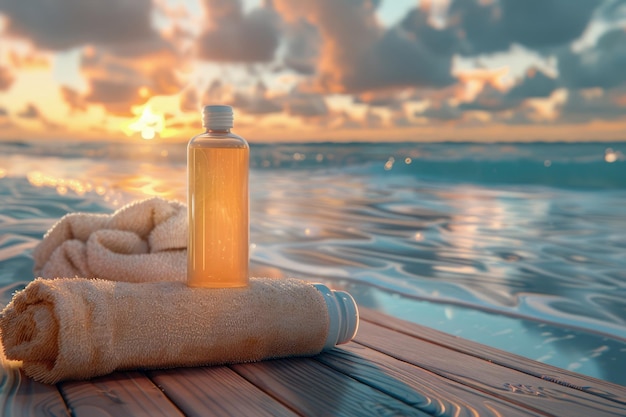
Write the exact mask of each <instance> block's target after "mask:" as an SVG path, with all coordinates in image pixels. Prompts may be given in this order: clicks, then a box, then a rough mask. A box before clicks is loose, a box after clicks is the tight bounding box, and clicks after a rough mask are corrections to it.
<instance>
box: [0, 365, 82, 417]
mask: <svg viewBox="0 0 626 417" xmlns="http://www.w3.org/2000/svg"><path fill="white" fill-rule="evenodd" d="M0 372H1V375H0V415H2V416H11V417H21V416H24V417H26V416H50V417H69V416H70V413H69V410H68V409H67V407H66V406H65V402H64V401H63V397H61V394H60V393H59V390H58V389H57V387H56V386H55V385H46V384H42V383H40V382H36V381H34V380H32V379H30V378H28V377H27V376H26V375H24V374H23V372H21V370H20V369H19V368H18V367H16V366H12V365H10V364H9V363H8V362H7V361H5V360H2V369H0Z"/></svg>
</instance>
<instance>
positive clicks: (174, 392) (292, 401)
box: [0, 310, 626, 417]
mask: <svg viewBox="0 0 626 417" xmlns="http://www.w3.org/2000/svg"><path fill="white" fill-rule="evenodd" d="M361 317H362V321H361V326H360V328H359V333H358V335H357V338H356V340H355V341H354V342H351V343H349V344H346V345H343V346H340V347H339V348H336V349H334V350H332V351H330V352H327V353H324V354H321V355H318V356H316V357H313V358H290V359H282V360H273V361H265V362H260V363H251V364H240V365H232V366H221V367H205V368H187V369H169V370H154V371H147V372H139V371H135V372H117V373H114V374H111V375H108V376H105V377H100V378H94V379H92V380H89V381H72V382H63V383H60V384H57V385H56V386H54V385H53V386H49V385H44V384H40V383H37V382H34V381H32V380H30V379H29V378H27V377H25V376H24V375H23V374H22V373H21V371H20V370H19V368H17V367H16V366H15V365H14V364H12V363H8V362H6V361H4V362H3V364H2V365H3V366H2V369H0V372H1V374H0V415H2V416H15V417H19V416H75V417H81V416H85V417H93V416H232V415H250V416H295V415H306V416H309V415H310V416H353V415H354V416H368V415H371V416H380V415H383V416H387V415H407V416H431V415H432V416H513V417H515V416H565V415H567V416H589V415H592V416H594V417H601V416H626V387H622V386H619V385H615V384H611V383H609V382H606V381H601V380H597V379H594V378H590V377H587V376H584V375H579V374H576V373H574V372H569V371H566V370H562V369H559V368H555V367H551V366H549V365H544V364H541V363H538V362H534V361H530V360H528V359H525V358H522V357H520V356H517V355H512V354H509V353H507V352H503V351H500V350H497V349H493V348H489V347H487V346H483V345H480V344H478V343H474V342H469V341H467V340H464V339H461V338H458V337H455V336H451V335H447V334H443V333H441V332H438V331H436V330H432V329H428V328H425V327H422V326H418V325H415V324H411V323H407V322H404V321H401V320H398V319H394V318H391V317H388V316H384V315H382V314H380V313H376V312H373V311H368V310H363V311H361Z"/></svg>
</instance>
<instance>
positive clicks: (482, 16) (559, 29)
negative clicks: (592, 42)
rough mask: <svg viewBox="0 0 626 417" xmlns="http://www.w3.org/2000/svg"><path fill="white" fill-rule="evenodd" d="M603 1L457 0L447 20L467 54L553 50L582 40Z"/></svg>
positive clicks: (462, 50)
mask: <svg viewBox="0 0 626 417" xmlns="http://www.w3.org/2000/svg"><path fill="white" fill-rule="evenodd" d="M601 4H602V0H578V1H571V0H522V1H520V0H493V1H481V0H454V1H453V3H452V4H451V6H450V9H449V13H448V16H447V21H448V22H449V26H448V27H449V28H450V29H454V30H455V33H456V34H457V35H458V37H459V52H461V53H464V54H467V55H475V54H481V53H492V52H498V51H506V50H508V49H509V47H510V46H511V45H512V44H514V43H517V44H520V45H524V46H526V47H529V48H532V49H535V50H537V49H543V48H552V47H558V46H562V45H566V44H569V43H570V42H572V41H574V40H576V39H578V38H579V37H580V36H581V35H582V33H583V31H584V30H585V29H586V28H587V25H588V24H589V22H590V21H591V18H592V16H593V12H594V10H595V9H596V8H598V7H599V6H600V5H601Z"/></svg>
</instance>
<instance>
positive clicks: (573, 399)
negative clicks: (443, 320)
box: [356, 321, 626, 417]
mask: <svg viewBox="0 0 626 417" xmlns="http://www.w3.org/2000/svg"><path fill="white" fill-rule="evenodd" d="M356 342H357V343H359V344H362V345H365V346H368V347H370V348H372V349H375V350H378V351H380V352H383V353H386V354H387V355H390V356H393V357H395V358H397V359H400V360H402V361H406V362H409V363H412V364H414V365H417V366H419V367H421V368H424V369H427V370H429V371H431V372H433V373H435V374H437V375H439V376H442V377H444V378H447V379H450V380H453V381H456V382H458V383H461V384H464V385H467V386H469V387H472V388H474V389H477V390H481V391H484V392H486V393H488V394H489V395H492V396H494V397H496V398H500V399H504V400H507V401H510V402H512V403H514V404H516V405H518V406H520V407H529V408H532V409H534V410H541V411H542V412H544V413H546V414H551V415H555V416H559V415H568V416H585V417H587V416H591V415H593V416H594V417H600V416H622V417H623V416H624V415H626V407H625V406H624V405H623V404H619V403H616V402H613V401H609V400H606V399H604V398H601V397H598V396H596V395H594V394H591V393H587V392H584V391H580V390H577V389H574V388H570V387H567V386H563V385H559V384H557V383H554V382H551V381H547V380H543V379H540V378H537V377H535V376H532V375H529V374H527V373H523V372H519V371H517V370H514V369H510V368H507V367H503V366H501V365H498V364H495V363H492V362H490V361H488V360H484V359H481V358H477V357H474V356H469V355H466V354H464V353H461V352H458V351H456V350H451V349H447V348H446V347H445V346H440V345H437V344H433V343H430V342H427V341H424V340H422V339H419V338H416V337H413V336H411V335H408V334H404V333H399V332H397V331H395V330H392V329H389V328H386V327H382V326H379V325H377V324H374V323H371V322H368V321H362V322H361V323H360V327H359V332H358V334H357V337H356Z"/></svg>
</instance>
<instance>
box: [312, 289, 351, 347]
mask: <svg viewBox="0 0 626 417" xmlns="http://www.w3.org/2000/svg"><path fill="white" fill-rule="evenodd" d="M313 286H314V287H315V288H316V289H317V290H318V291H319V292H320V293H321V294H322V295H323V296H324V301H326V307H328V318H329V321H330V322H329V325H328V336H327V337H326V343H324V349H323V350H328V349H332V348H333V347H335V345H340V344H342V343H348V342H349V341H350V340H352V339H353V338H354V336H355V335H356V332H357V329H358V328H359V310H358V308H357V305H356V301H354V298H352V296H351V295H350V294H348V293H347V292H345V291H335V290H331V289H330V288H328V287H327V286H326V285H324V284H313Z"/></svg>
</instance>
